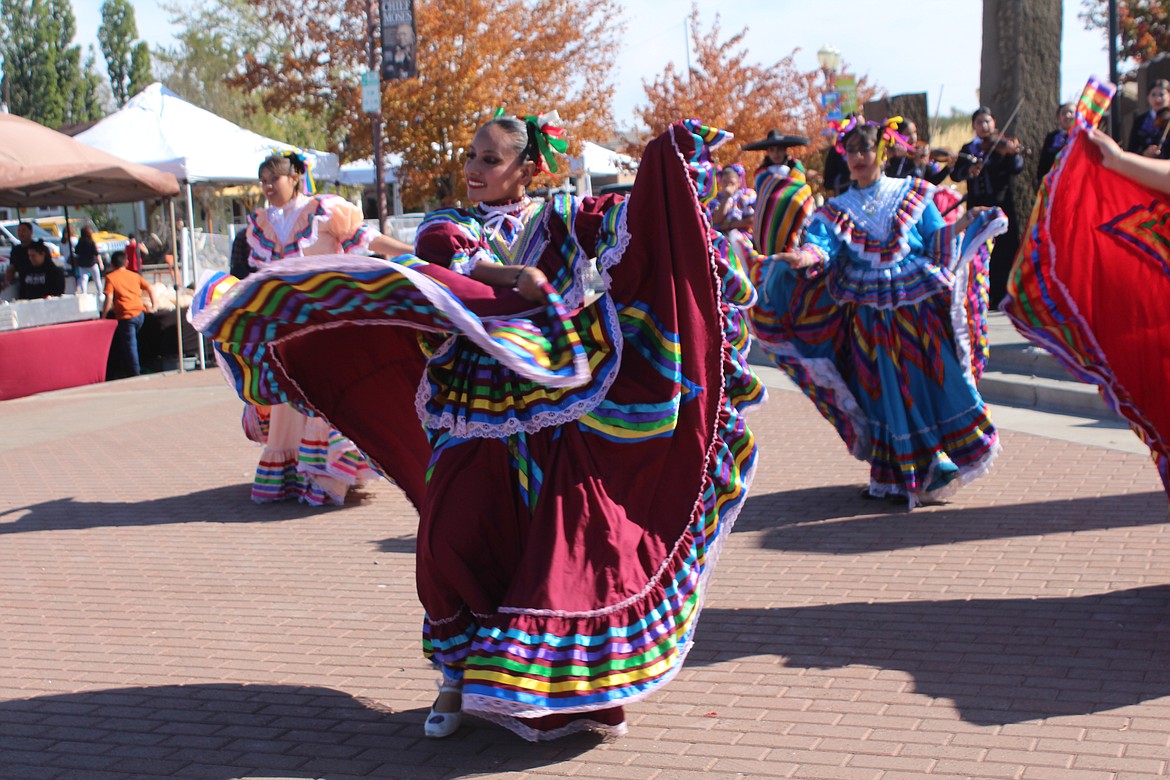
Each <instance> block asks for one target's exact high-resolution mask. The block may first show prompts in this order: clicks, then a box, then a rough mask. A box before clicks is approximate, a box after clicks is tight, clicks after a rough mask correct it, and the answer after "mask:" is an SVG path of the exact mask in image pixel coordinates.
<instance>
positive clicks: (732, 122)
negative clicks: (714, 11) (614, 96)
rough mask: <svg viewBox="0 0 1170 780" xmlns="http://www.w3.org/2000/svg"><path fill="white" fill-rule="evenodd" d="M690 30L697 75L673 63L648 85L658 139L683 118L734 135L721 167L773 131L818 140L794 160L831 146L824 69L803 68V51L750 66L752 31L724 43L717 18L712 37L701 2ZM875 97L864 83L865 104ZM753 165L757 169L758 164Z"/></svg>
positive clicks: (644, 109)
mask: <svg viewBox="0 0 1170 780" xmlns="http://www.w3.org/2000/svg"><path fill="white" fill-rule="evenodd" d="M690 31H691V51H692V57H693V61H694V64H693V65H692V66H691V68H690V70H689V71H687V70H684V69H680V68H678V67H676V66H675V65H674V63H669V64H668V65H667V66H666V68H665V70H664V71H663V72H662V73H661V74H660V75H659V76H657V77H656V78H655V79H654V80H653V81H651V82H649V83H645V82H644V84H643V86H644V87H645V90H646V98H647V101H648V102H647V104H646V105H644V106H639V107H638V108H637V109H636V113H637V115H638V118H639V119H640V120H641V121H642V123H643V124H644V125H645V126H646V128H647V129H648V131H649V133H650V134H656V133H658V132H660V131H661V130H662V129H663V128H665V127H666V126H667V125H668V124H670V123H671V122H674V121H676V120H678V119H683V118H688V117H694V118H697V119H700V120H702V121H703V122H704V123H706V124H707V125H710V126H713V127H720V128H722V129H724V130H729V131H731V132H732V133H734V135H735V138H734V139H733V140H731V141H728V142H727V143H725V144H724V145H723V146H721V147H719V148H718V149H717V150H716V151H715V152H714V157H715V161H716V162H717V163H718V164H721V165H725V164H727V163H730V162H734V161H737V160H741V161H742V159H741V158H742V157H743V155H744V153H743V152H742V150H741V147H742V146H743V145H744V144H746V143H750V142H752V141H756V140H759V139H761V138H763V137H765V136H766V135H767V134H768V131H769V130H771V129H773V128H774V129H777V130H780V132H782V133H790V134H794V135H803V136H806V137H808V138H809V139H811V141H812V143H811V144H810V146H809V147H806V148H796V149H793V150H792V153H793V155H794V156H797V157H803V158H805V159H808V158H810V157H816V156H818V152H820V150H822V149H823V148H824V147H825V146H826V145H827V143H828V141H827V139H826V137H825V134H824V133H825V130H826V129H827V127H828V125H827V123H826V120H825V117H824V114H823V112H822V111H821V108H820V93H821V82H820V79H821V76H820V71H815V70H814V71H806V72H802V71H800V70H798V69H797V68H796V65H795V60H794V58H795V54H796V51H798V50H794V51H793V52H792V54H789V55H788V56H787V57H784V58H783V59H780V60H778V61H777V62H775V63H773V64H771V65H759V64H753V63H751V62H749V60H748V57H749V55H748V51H747V49H746V48H745V46H744V45H743V44H744V37H745V36H746V34H747V28H746V27H745V28H744V29H743V30H741V31H740V32H739V33H736V34H735V35H732V36H730V37H728V38H723V35H722V31H721V29H720V26H719V16H718V15H716V16H715V20H714V22H713V23H712V24H711V27H710V29H709V30H707V31H706V32H704V31H703V30H702V28H701V24H700V19H699V11H698V7H697V6H696V5H692V7H691V16H690ZM875 92H876V90H875V89H874V88H873V87H872V86H871V85H870V84H869V83H868V81H867V80H866V79H865V78H864V77H863V78H861V79H859V80H858V102H859V103H861V102H864V101H865V100H869V99H871V98H872V97H873V96H874V94H875ZM747 154H750V155H752V156H753V157H754V156H757V155H759V153H758V152H749V153H747ZM751 162H753V163H754V162H758V160H753V161H751ZM747 167H748V169H749V171H750V170H751V168H752V165H751V164H748V165H747Z"/></svg>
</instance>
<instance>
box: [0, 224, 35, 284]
mask: <svg viewBox="0 0 1170 780" xmlns="http://www.w3.org/2000/svg"><path fill="white" fill-rule="evenodd" d="M16 239H17V240H18V241H19V242H20V243H19V244H17V245H16V246H14V247H12V253H11V254H10V255H9V256H8V270H7V271H5V272H4V281H3V282H2V283H0V290H3V289H4V288H5V287H7V286H9V285H10V284H12V283H13V282H15V281H16V266H17V265H27V264H28V245H29V244H31V243H32V225H31V224H30V223H28V222H21V223H20V224H19V225H17V226H16Z"/></svg>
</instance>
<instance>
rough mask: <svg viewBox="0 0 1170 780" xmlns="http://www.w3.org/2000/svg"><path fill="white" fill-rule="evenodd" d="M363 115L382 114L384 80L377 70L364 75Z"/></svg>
mask: <svg viewBox="0 0 1170 780" xmlns="http://www.w3.org/2000/svg"><path fill="white" fill-rule="evenodd" d="M362 113H363V114H380V113H382V79H380V78H379V73H378V71H376V70H367V71H366V72H365V73H363V74H362Z"/></svg>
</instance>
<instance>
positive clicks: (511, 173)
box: [463, 124, 536, 204]
mask: <svg viewBox="0 0 1170 780" xmlns="http://www.w3.org/2000/svg"><path fill="white" fill-rule="evenodd" d="M520 155H521V152H520V151H517V149H516V146H515V143H514V141H513V139H512V138H511V137H510V135H509V134H508V132H507V131H506V130H504V129H503V128H502V127H500V126H499V125H494V124H489V125H485V126H484V127H481V128H480V129H479V132H477V133H476V134H475V138H473V139H472V141H471V146H470V147H468V149H467V157H466V159H465V160H464V162H463V178H464V180H465V181H466V182H467V195H468V197H470V198H471V199H472V200H474V201H476V202H478V203H487V204H494V203H509V202H511V201H516V200H519V199H520V198H522V197H524V190H525V189H526V188H527V187H528V184H529V183H530V182H531V181H532V177H533V176H534V175H535V174H536V163H534V162H532V161H531V160H523V159H521V157H520Z"/></svg>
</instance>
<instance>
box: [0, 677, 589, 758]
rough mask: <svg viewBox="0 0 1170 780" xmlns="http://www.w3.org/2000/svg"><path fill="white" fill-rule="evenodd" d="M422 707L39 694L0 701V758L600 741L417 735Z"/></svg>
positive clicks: (267, 693) (579, 746) (160, 690)
mask: <svg viewBox="0 0 1170 780" xmlns="http://www.w3.org/2000/svg"><path fill="white" fill-rule="evenodd" d="M425 716H426V710H425V709H421V708H420V709H414V710H407V711H403V712H394V711H391V710H389V709H388V708H386V707H384V706H382V705H379V704H377V703H375V702H369V701H364V700H361V699H357V698H354V697H353V696H351V695H349V694H346V693H343V692H341V691H337V690H332V689H329V688H316V687H307V688H302V687H296V686H281V685H238V684H209V685H175V686H161V687H154V688H120V689H113V690H101V691H92V692H87V693H74V694H66V695H57V696H39V697H36V698H33V699H25V700H21V701H8V702H0V735H2V736H0V767H3V768H4V769H5V772H6V774H5V776H6V777H21V778H24V779H25V780H35V778H40V777H56V776H57V775H60V774H61V773H62V771H63V770H64V769H68V770H72V771H73V772H75V773H76V772H78V770H81V774H79V775H78V776H86V777H90V776H93V777H102V778H113V777H127V778H129V777H173V776H180V775H181V776H183V777H200V778H205V779H206V780H230V779H231V778H240V777H248V778H271V777H281V778H293V777H297V778H329V780H340V778H348V777H377V778H456V777H466V776H470V775H477V774H482V773H484V772H508V771H524V770H528V769H532V768H535V767H541V766H547V765H549V764H554V763H557V762H559V761H563V760H566V759H570V758H573V757H575V756H578V755H580V754H581V753H583V752H586V751H588V750H589V749H591V748H592V747H594V746H596V745H597V744H598V742H599V740H598V738H597V737H593V736H590V735H575V736H572V737H568V738H565V739H561V740H557V741H556V742H553V743H545V744H537V745H532V744H529V743H527V742H524V741H523V740H522V739H520V738H519V737H516V736H514V735H512V734H511V733H510V732H507V731H504V730H502V729H500V728H497V727H495V726H492V725H489V724H487V723H484V722H482V721H477V720H476V719H474V718H468V719H467V720H465V721H464V725H463V727H462V729H461V730H460V731H459V732H457V733H456V734H455V735H453V736H451V737H448V738H447V739H442V740H432V739H425V738H424V737H423V736H422V724H423V719H424V718H425ZM87 772H88V773H91V774H86V773H87Z"/></svg>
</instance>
